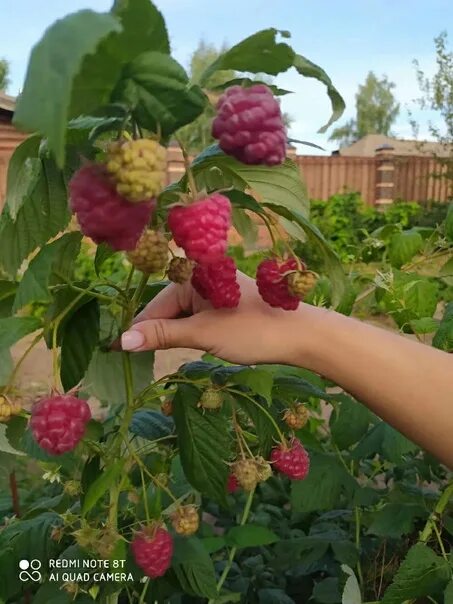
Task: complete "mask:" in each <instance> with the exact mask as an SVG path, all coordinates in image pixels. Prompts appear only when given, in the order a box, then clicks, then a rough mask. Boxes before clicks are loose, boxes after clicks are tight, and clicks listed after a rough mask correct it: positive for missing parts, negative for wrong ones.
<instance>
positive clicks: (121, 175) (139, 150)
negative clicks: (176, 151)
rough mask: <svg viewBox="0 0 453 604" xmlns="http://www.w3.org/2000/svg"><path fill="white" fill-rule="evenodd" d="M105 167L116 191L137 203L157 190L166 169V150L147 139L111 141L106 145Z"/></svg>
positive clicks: (158, 190)
mask: <svg viewBox="0 0 453 604" xmlns="http://www.w3.org/2000/svg"><path fill="white" fill-rule="evenodd" d="M106 168H107V172H108V173H109V174H110V175H111V177H112V179H113V180H114V181H115V183H116V190H117V192H118V193H119V194H120V195H122V196H123V197H125V198H126V199H127V200H128V201H131V202H132V203H138V202H140V201H144V200H145V199H150V198H152V197H156V196H157V195H158V194H159V193H160V192H161V190H162V188H163V186H164V183H165V174H166V168H167V162H166V150H165V149H164V147H162V146H161V145H159V143H158V142H157V141H154V140H151V139H148V138H140V139H138V140H130V141H129V140H128V141H118V142H114V143H112V144H111V145H110V146H109V148H108V152H107V163H106Z"/></svg>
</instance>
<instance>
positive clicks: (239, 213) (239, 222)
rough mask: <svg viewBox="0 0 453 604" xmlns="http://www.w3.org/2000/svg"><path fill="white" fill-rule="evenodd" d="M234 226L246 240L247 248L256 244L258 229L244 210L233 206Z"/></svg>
mask: <svg viewBox="0 0 453 604" xmlns="http://www.w3.org/2000/svg"><path fill="white" fill-rule="evenodd" d="M233 226H234V228H235V229H236V231H237V232H238V233H239V235H240V236H241V237H242V239H243V240H244V245H245V246H246V247H249V246H252V245H254V244H255V243H256V239H257V236H258V227H257V225H256V223H255V222H254V221H253V220H252V219H251V217H250V216H249V215H248V214H247V212H245V211H244V210H243V209H242V208H238V207H235V206H233Z"/></svg>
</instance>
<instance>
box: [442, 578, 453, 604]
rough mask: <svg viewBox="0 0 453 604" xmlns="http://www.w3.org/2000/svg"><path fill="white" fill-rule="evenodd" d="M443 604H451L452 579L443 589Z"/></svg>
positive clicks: (452, 594)
mask: <svg viewBox="0 0 453 604" xmlns="http://www.w3.org/2000/svg"><path fill="white" fill-rule="evenodd" d="M444 604H453V579H452V580H451V581H450V583H449V584H448V585H447V587H446V588H445V592H444Z"/></svg>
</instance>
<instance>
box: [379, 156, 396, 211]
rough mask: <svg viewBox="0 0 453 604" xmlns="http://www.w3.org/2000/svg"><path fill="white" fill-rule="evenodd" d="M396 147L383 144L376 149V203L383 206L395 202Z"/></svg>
mask: <svg viewBox="0 0 453 604" xmlns="http://www.w3.org/2000/svg"><path fill="white" fill-rule="evenodd" d="M394 151H395V149H394V148H393V147H392V146H391V145H382V146H381V147H378V148H377V149H376V150H375V160H376V192H375V201H374V203H375V205H376V206H377V207H378V208H379V207H381V208H383V207H385V206H386V205H389V204H391V203H393V200H394V198H395V174H396V173H395V157H394Z"/></svg>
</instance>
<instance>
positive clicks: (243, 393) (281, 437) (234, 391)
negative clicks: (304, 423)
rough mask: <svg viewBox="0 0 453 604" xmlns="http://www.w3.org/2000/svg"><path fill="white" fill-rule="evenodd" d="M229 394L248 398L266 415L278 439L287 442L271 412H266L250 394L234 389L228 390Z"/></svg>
mask: <svg viewBox="0 0 453 604" xmlns="http://www.w3.org/2000/svg"><path fill="white" fill-rule="evenodd" d="M228 392H231V393H232V394H239V395H240V396H242V397H244V398H246V399H247V400H249V401H251V402H252V403H253V404H254V405H256V406H257V407H258V409H260V410H261V413H264V415H265V416H266V417H267V419H268V420H269V421H270V422H271V424H272V425H273V426H274V428H275V431H276V432H277V434H278V437H279V439H280V440H281V442H282V443H284V442H286V441H285V437H284V436H283V432H282V431H281V430H280V428H279V427H278V424H277V422H276V421H275V419H274V418H273V417H272V415H271V414H270V413H269V411H266V409H265V408H264V407H263V406H262V405H260V404H259V403H258V402H257V401H255V399H254V398H253V397H251V396H249V395H248V394H245V392H241V391H240V390H234V389H233V388H228Z"/></svg>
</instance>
